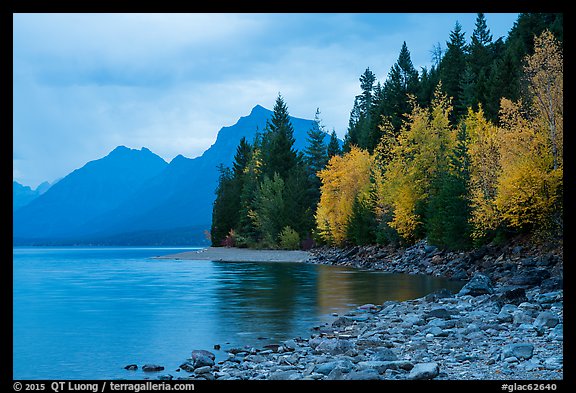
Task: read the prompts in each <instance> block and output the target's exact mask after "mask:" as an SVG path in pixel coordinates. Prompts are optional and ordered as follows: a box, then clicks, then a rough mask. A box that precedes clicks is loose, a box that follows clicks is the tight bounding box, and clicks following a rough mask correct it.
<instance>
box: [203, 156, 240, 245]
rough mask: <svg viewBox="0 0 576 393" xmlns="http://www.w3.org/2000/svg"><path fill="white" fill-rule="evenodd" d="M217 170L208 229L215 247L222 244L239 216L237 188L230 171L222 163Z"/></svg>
mask: <svg viewBox="0 0 576 393" xmlns="http://www.w3.org/2000/svg"><path fill="white" fill-rule="evenodd" d="M218 171H219V172H220V176H219V179H218V187H217V188H216V199H215V201H214V205H213V208H212V227H211V229H210V238H211V242H212V246H215V247H218V246H222V245H223V243H224V240H225V239H226V237H227V236H228V235H229V233H230V231H231V230H233V229H234V228H235V227H236V225H237V223H238V218H239V211H238V203H237V199H238V198H237V197H238V189H237V183H236V182H235V181H234V177H233V174H232V171H231V170H230V169H229V168H226V167H224V166H223V165H220V166H219V167H218Z"/></svg>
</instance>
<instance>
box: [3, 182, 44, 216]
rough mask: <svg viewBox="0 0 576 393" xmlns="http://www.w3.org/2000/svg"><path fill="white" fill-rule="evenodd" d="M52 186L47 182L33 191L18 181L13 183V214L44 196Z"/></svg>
mask: <svg viewBox="0 0 576 393" xmlns="http://www.w3.org/2000/svg"><path fill="white" fill-rule="evenodd" d="M51 186H52V185H51V184H50V183H48V182H47V181H45V182H43V183H41V184H39V185H38V187H36V189H35V190H33V189H32V188H31V187H30V186H25V185H23V184H20V183H18V182H17V181H13V182H12V212H14V211H16V210H18V209H20V208H21V207H24V206H26V205H28V204H29V203H30V202H32V201H33V200H34V199H36V198H38V197H39V196H40V195H42V194H44V193H45V192H46V191H48V189H49V188H50V187H51Z"/></svg>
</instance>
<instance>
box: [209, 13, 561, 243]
mask: <svg viewBox="0 0 576 393" xmlns="http://www.w3.org/2000/svg"><path fill="white" fill-rule="evenodd" d="M562 39H563V36H562V14H520V15H519V17H518V19H517V21H516V23H515V24H514V26H513V28H512V29H511V31H510V33H509V35H508V37H507V38H506V40H503V39H502V38H499V39H497V40H496V41H493V38H492V35H491V33H490V30H489V29H488V27H487V22H486V19H485V17H484V15H483V14H481V13H480V14H478V15H477V19H476V24H475V29H474V31H473V32H472V35H471V37H470V43H466V40H465V33H464V32H462V28H461V26H460V24H459V23H458V22H456V24H455V27H454V29H453V31H452V32H451V33H450V37H449V41H447V43H446V44H447V49H446V50H445V51H444V52H443V51H442V49H441V47H440V45H438V46H437V47H435V48H434V50H433V61H434V64H433V66H432V67H431V68H430V69H429V70H428V69H426V68H422V70H421V71H420V72H418V71H417V70H416V69H415V68H414V66H413V64H412V61H411V59H410V52H409V50H408V47H407V45H406V43H405V42H404V43H403V44H402V47H401V50H400V54H399V57H398V60H397V62H396V63H395V64H394V65H393V67H392V68H391V70H390V72H389V73H388V76H387V79H386V80H385V81H384V83H382V84H381V83H380V82H378V81H377V80H376V76H375V74H374V73H373V72H372V71H371V70H370V69H369V68H367V69H366V71H365V72H364V73H363V74H362V75H361V76H360V79H359V81H360V88H361V93H360V94H359V95H358V96H356V97H355V99H354V103H353V107H352V110H351V113H350V120H349V126H348V129H347V132H346V135H345V138H344V145H343V150H342V151H340V144H339V143H338V140H337V138H336V134H335V132H334V131H333V132H332V135H331V138H330V144H329V145H326V144H325V143H324V135H325V132H324V129H323V126H322V125H321V121H320V117H319V111H318V110H317V113H316V117H315V122H314V124H315V126H314V128H313V129H312V130H310V131H309V133H308V147H307V149H306V150H305V151H304V152H303V153H300V152H296V151H295V150H294V149H293V143H294V139H293V129H292V126H291V124H290V119H289V114H288V110H287V106H286V104H285V102H284V100H283V98H282V97H281V96H280V95H279V96H278V98H277V100H276V104H275V107H274V114H273V116H272V118H271V119H270V121H269V122H268V123H267V126H266V129H265V131H264V132H263V133H262V134H258V135H257V137H256V138H255V140H254V141H253V142H252V143H249V142H248V141H246V140H245V139H243V140H242V141H241V142H240V144H239V146H238V149H237V152H236V155H235V157H234V164H233V167H232V168H231V169H230V168H221V175H220V182H219V185H218V189H217V191H216V201H215V203H214V210H213V223H212V231H211V236H212V244H213V245H239V246H249V247H282V248H299V247H301V246H303V245H304V246H309V245H311V244H312V243H314V242H320V243H328V244H334V245H344V244H359V245H363V244H375V243H379V244H410V243H413V242H414V241H417V240H419V239H424V238H426V239H427V240H428V241H429V242H430V243H431V244H435V245H438V246H440V247H443V248H448V249H466V248H469V247H471V246H473V245H476V244H480V243H483V242H487V241H491V240H493V239H495V238H500V237H506V236H508V235H509V234H514V233H537V234H541V235H547V236H550V235H555V234H561V232H562V225H563V221H562V212H563V208H562V195H563V181H562V174H563V148H562V146H563V143H562V141H563V137H562V135H563V61H562Z"/></svg>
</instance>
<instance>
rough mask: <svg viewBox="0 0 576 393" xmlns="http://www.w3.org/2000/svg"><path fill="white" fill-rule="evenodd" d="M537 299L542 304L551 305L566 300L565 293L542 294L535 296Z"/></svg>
mask: <svg viewBox="0 0 576 393" xmlns="http://www.w3.org/2000/svg"><path fill="white" fill-rule="evenodd" d="M535 299H536V301H537V302H538V303H540V304H551V303H555V302H558V301H562V300H563V299H564V291H554V292H547V293H541V294H539V295H536V296H535Z"/></svg>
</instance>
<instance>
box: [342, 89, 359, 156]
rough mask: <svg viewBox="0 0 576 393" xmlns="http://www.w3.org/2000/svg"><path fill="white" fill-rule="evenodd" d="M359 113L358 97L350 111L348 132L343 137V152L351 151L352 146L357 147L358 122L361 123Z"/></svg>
mask: <svg viewBox="0 0 576 393" xmlns="http://www.w3.org/2000/svg"><path fill="white" fill-rule="evenodd" d="M361 117H362V115H361V111H360V104H359V102H358V96H356V98H355V99H354V105H353V106H352V110H351V111H350V119H349V120H348V130H347V132H346V135H344V146H343V152H344V153H347V152H349V151H350V150H351V148H352V146H358V140H359V134H360V128H361V125H360V122H361Z"/></svg>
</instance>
